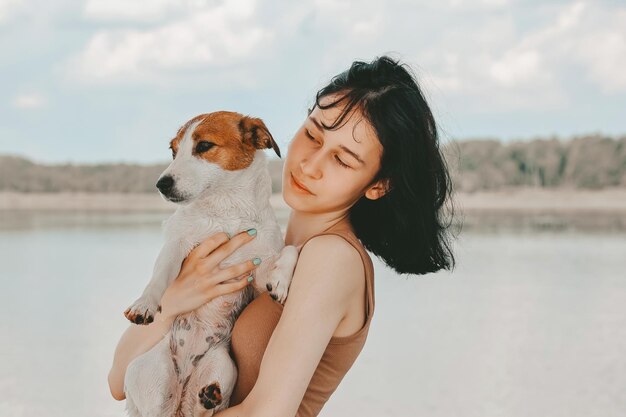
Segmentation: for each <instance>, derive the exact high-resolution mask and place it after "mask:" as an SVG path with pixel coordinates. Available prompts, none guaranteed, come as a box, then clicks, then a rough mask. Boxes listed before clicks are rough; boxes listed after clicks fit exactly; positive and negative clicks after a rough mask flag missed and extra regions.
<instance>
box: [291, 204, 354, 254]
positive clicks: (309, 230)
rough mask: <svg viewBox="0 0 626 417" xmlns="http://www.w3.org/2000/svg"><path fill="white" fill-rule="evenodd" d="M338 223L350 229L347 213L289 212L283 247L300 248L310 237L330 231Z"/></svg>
mask: <svg viewBox="0 0 626 417" xmlns="http://www.w3.org/2000/svg"><path fill="white" fill-rule="evenodd" d="M339 223H342V224H347V226H348V227H349V228H350V229H351V228H352V227H351V226H350V220H349V218H348V213H347V212H345V213H341V214H339V213H324V214H316V213H313V214H312V213H305V212H302V211H296V210H291V212H290V213H289V220H288V221H287V229H286V231H285V245H293V246H296V247H300V246H301V245H302V243H304V242H305V241H306V240H307V239H308V238H309V237H310V236H313V235H315V234H317V233H320V232H323V231H325V230H328V229H330V228H331V227H333V226H335V225H338V224H339Z"/></svg>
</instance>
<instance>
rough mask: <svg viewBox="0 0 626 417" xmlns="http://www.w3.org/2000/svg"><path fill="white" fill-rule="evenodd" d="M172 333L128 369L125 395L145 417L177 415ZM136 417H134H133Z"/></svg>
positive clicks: (133, 362)
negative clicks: (170, 346)
mask: <svg viewBox="0 0 626 417" xmlns="http://www.w3.org/2000/svg"><path fill="white" fill-rule="evenodd" d="M169 339H170V333H168V334H167V335H166V336H165V337H164V338H163V339H162V340H161V341H160V342H159V343H157V344H156V346H154V347H153V348H152V349H150V350H149V351H147V352H146V353H144V354H143V355H140V356H138V357H137V358H135V359H134V360H133V361H132V362H131V363H130V364H128V368H127V369H126V375H125V377H124V392H125V393H126V398H127V399H128V398H131V399H132V407H134V409H133V411H136V412H137V414H136V415H137V416H141V417H161V416H171V415H173V410H174V409H175V408H176V404H177V402H178V400H179V398H177V391H176V389H177V384H176V381H177V378H176V370H175V367H174V364H173V362H172V357H171V355H170V348H169V343H170V340H169ZM133 417H134V416H133Z"/></svg>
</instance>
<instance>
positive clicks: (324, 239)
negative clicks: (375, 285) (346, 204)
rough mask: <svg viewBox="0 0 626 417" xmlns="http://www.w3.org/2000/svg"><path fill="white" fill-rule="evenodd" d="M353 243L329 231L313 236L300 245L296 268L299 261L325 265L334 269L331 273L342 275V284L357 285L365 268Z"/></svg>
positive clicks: (359, 283)
mask: <svg viewBox="0 0 626 417" xmlns="http://www.w3.org/2000/svg"><path fill="white" fill-rule="evenodd" d="M355 244H356V243H355V242H351V239H350V238H347V237H346V236H345V235H344V234H341V235H338V234H331V233H329V234H322V235H318V236H314V237H312V238H311V239H309V240H308V241H307V242H305V244H304V245H303V246H302V249H301V250H300V256H299V257H298V262H297V264H296V269H297V268H298V264H300V263H303V264H307V265H319V266H321V267H324V266H325V267H326V268H328V269H330V270H332V271H336V272H335V273H333V274H331V275H333V276H334V275H336V274H337V273H338V274H340V275H341V276H342V277H343V279H341V280H340V281H342V282H343V284H344V285H345V284H348V285H349V286H350V287H351V288H355V287H359V286H360V285H361V284H362V282H363V276H364V274H365V270H364V265H363V262H362V259H361V254H360V253H359V250H358V249H357V248H356V247H355ZM319 278H320V277H319V276H317V277H316V279H319ZM333 284H335V282H333ZM338 284H339V283H337V284H336V285H338Z"/></svg>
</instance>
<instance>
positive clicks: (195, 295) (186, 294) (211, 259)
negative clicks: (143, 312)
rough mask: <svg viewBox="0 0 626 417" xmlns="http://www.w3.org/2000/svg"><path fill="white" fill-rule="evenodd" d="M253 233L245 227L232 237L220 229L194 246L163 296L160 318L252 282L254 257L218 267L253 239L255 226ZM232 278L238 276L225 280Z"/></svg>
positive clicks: (188, 309) (195, 307)
mask: <svg viewBox="0 0 626 417" xmlns="http://www.w3.org/2000/svg"><path fill="white" fill-rule="evenodd" d="M250 233H252V235H250V234H249V233H248V231H244V232H241V233H238V234H237V235H235V236H233V237H232V239H229V238H228V234H227V233H225V232H219V233H216V234H214V235H211V236H209V237H208V238H207V239H205V240H204V241H203V242H202V243H200V244H199V245H198V246H196V247H195V248H194V249H192V250H191V252H189V255H187V257H186V258H185V260H184V261H183V263H182V266H181V268H180V272H179V274H178V276H177V277H176V279H175V280H174V281H173V282H172V283H171V284H170V286H169V287H168V288H167V289H166V290H165V293H164V294H163V297H162V298H161V315H160V317H161V318H160V320H171V319H174V318H176V316H178V315H179V314H185V313H188V312H190V311H193V310H195V309H197V308H198V307H200V306H202V305H204V304H205V303H207V302H209V301H211V300H212V299H214V298H216V297H219V296H221V295H224V294H228V293H231V292H235V291H239V290H241V289H242V288H244V287H245V286H246V285H248V284H249V283H250V282H252V272H251V271H252V270H254V269H256V268H257V266H258V265H255V264H254V263H253V260H252V259H250V260H248V261H246V262H243V263H240V264H236V265H232V266H229V267H228V268H225V269H222V268H220V267H219V264H220V262H221V261H222V260H224V259H225V258H226V257H228V256H229V255H230V254H232V253H233V252H234V251H235V250H236V249H237V248H239V247H240V246H242V245H244V244H245V243H247V242H249V241H251V240H252V239H254V237H255V236H256V229H250ZM257 259H258V258H257ZM259 260H260V259H259ZM259 263H260V262H259ZM232 278H238V279H237V280H235V281H233V282H225V281H228V280H230V279H232ZM157 317H158V316H157Z"/></svg>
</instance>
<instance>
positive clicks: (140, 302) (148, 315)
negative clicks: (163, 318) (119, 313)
mask: <svg viewBox="0 0 626 417" xmlns="http://www.w3.org/2000/svg"><path fill="white" fill-rule="evenodd" d="M157 311H161V306H160V305H159V304H158V303H157V302H156V301H154V300H151V299H149V298H148V297H140V298H139V299H137V301H135V302H134V303H133V305H131V306H130V307H128V308H127V309H126V310H125V311H124V316H126V318H127V319H128V320H130V321H131V322H132V323H135V324H150V323H152V322H153V321H154V316H155V315H156V313H157Z"/></svg>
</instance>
